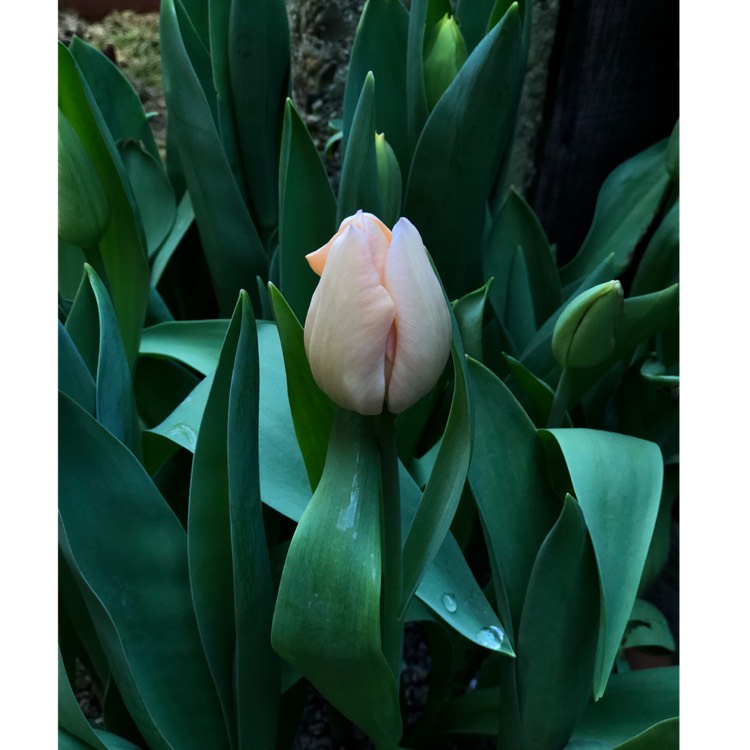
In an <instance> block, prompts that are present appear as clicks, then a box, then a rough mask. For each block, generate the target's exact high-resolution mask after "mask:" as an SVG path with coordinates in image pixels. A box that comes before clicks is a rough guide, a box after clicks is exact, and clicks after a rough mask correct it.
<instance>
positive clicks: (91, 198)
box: [57, 108, 110, 249]
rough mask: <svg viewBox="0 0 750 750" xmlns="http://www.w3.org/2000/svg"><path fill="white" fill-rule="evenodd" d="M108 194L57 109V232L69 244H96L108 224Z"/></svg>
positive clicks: (69, 125)
mask: <svg viewBox="0 0 750 750" xmlns="http://www.w3.org/2000/svg"><path fill="white" fill-rule="evenodd" d="M109 217H110V209H109V200H108V198H107V193H106V191H105V189H104V185H102V181H101V180H100V179H99V175H98V174H97V172H96V169H95V167H94V165H93V164H92V163H91V159H89V157H88V154H87V153H86V149H85V148H84V145H83V143H81V139H80V138H79V137H78V133H76V131H75V128H74V127H73V126H72V125H71V124H70V122H69V120H68V118H67V117H65V115H64V114H63V113H62V112H61V111H60V109H59V108H58V110H57V231H58V233H59V235H60V237H61V238H62V239H63V240H64V241H65V242H67V243H69V244H71V245H76V246H77V247H82V248H84V249H88V248H92V247H95V246H96V245H97V244H98V243H99V240H100V239H101V238H102V235H103V234H104V232H105V231H106V229H107V225H108V224H109Z"/></svg>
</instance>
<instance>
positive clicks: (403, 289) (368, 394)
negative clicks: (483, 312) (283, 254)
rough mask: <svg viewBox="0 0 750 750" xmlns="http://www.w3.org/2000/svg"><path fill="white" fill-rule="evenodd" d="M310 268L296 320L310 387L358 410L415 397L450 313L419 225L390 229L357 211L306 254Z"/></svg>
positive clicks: (446, 347) (437, 365)
mask: <svg viewBox="0 0 750 750" xmlns="http://www.w3.org/2000/svg"><path fill="white" fill-rule="evenodd" d="M307 261H308V263H309V264H310V267H311V268H312V269H313V271H315V273H317V274H318V275H319V276H320V282H319V284H318V287H317V289H316V290H315V293H314V294H313V298H312V301H311V302H310V309H309V310H308V313H307V319H306V321H305V350H306V351H307V357H308V359H309V360H310V368H311V370H312V374H313V377H314V378H315V380H316V382H317V383H318V385H319V386H320V387H321V389H322V390H323V391H325V393H327V394H328V395H329V396H330V397H331V399H332V400H333V401H334V402H335V403H337V404H338V405H339V406H343V407H344V408H346V409H350V410H352V411H357V412H359V413H360V414H380V412H381V411H382V410H383V405H384V404H385V405H387V406H388V409H389V410H390V411H391V412H394V413H398V412H401V411H403V410H404V409H406V408H407V407H409V406H411V405H412V404H413V403H414V402H416V401H417V400H419V399H420V398H421V397H422V396H424V395H425V394H426V393H427V392H428V391H429V390H430V389H431V388H432V387H433V385H435V383H436V382H437V379H438V377H439V376H440V373H441V372H442V371H443V368H444V367H445V363H446V362H447V360H448V354H449V352H450V344H451V320H450V314H449V312H448V305H447V303H446V301H445V298H444V296H443V292H442V289H441V288H440V283H439V282H438V280H437V277H436V276H435V272H434V271H433V269H432V266H431V265H430V261H429V259H428V257H427V253H426V251H425V247H424V244H423V243H422V238H421V237H420V235H419V232H418V231H417V229H416V228H415V227H414V225H413V224H412V223H411V222H409V221H408V220H407V219H404V218H401V219H399V220H398V221H397V222H396V224H395V225H394V227H393V232H391V230H389V229H388V227H386V226H385V224H383V222H382V221H380V219H378V218H377V217H376V216H373V215H372V214H368V213H364V212H362V211H358V212H357V213H356V214H355V215H354V216H350V217H348V218H347V219H344V221H343V222H341V226H340V227H339V230H338V232H336V234H335V235H334V236H333V237H332V238H331V239H330V240H329V241H328V242H327V243H326V244H325V245H323V247H321V248H319V249H318V250H316V251H315V252H313V253H310V254H309V255H308V256H307Z"/></svg>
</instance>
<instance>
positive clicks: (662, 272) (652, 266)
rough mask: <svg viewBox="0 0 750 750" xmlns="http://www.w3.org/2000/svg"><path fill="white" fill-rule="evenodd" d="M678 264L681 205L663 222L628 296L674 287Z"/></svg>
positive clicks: (675, 207) (638, 270)
mask: <svg viewBox="0 0 750 750" xmlns="http://www.w3.org/2000/svg"><path fill="white" fill-rule="evenodd" d="M679 263H680V202H679V201H677V202H676V203H675V204H674V205H673V206H672V208H671V209H670V210H669V211H668V212H667V215H666V216H665V217H664V218H663V219H662V222H661V224H659V227H658V229H657V230H656V231H655V232H654V236H653V237H652V238H651V241H650V242H649V243H648V246H647V247H646V251H645V252H644V254H643V258H641V262H640V263H639V264H638V269H637V270H636V272H635V276H634V277H633V284H632V286H631V294H633V295H636V294H647V293H648V292H658V291H659V290H660V289H664V288H665V287H668V286H671V285H672V284H675V283H676V282H677V280H678V276H679Z"/></svg>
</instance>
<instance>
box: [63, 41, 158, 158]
mask: <svg viewBox="0 0 750 750" xmlns="http://www.w3.org/2000/svg"><path fill="white" fill-rule="evenodd" d="M68 49H69V50H70V53H71V54H72V55H73V58H74V59H75V61H76V64H77V65H78V68H79V70H80V71H81V74H82V75H83V77H84V78H85V79H86V84H87V85H88V87H89V89H90V90H91V93H92V95H93V97H94V99H95V100H96V104H97V106H98V107H99V111H100V112H101V114H102V117H103V119H104V122H105V123H106V124H107V128H108V129H109V132H110V133H111V134H112V139H113V140H114V141H115V143H119V142H121V141H130V140H132V141H139V142H141V143H142V144H143V145H144V147H145V148H146V150H147V151H148V152H149V153H150V154H151V156H153V157H154V159H156V160H157V161H159V162H161V157H160V156H159V149H158V148H157V146H156V141H155V140H154V135H153V133H152V132H151V128H150V127H149V124H148V119H147V117H146V113H145V112H144V110H143V104H142V103H141V98H140V97H139V96H138V94H137V93H136V90H135V89H134V88H133V85H132V84H131V83H130V81H129V80H128V79H127V77H126V76H125V75H124V74H123V73H122V71H121V70H120V69H119V68H118V67H117V65H115V63H113V62H112V61H111V60H110V59H109V58H108V57H107V56H106V55H105V54H103V53H102V52H100V51H99V50H98V49H96V48H95V47H92V46H91V45H90V44H87V43H86V42H84V41H83V40H82V39H80V38H79V37H73V41H71V43H70V47H69V48H68Z"/></svg>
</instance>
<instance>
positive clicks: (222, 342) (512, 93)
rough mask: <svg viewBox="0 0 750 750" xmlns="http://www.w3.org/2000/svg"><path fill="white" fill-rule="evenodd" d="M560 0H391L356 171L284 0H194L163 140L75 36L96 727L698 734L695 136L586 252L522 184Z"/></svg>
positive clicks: (174, 36) (65, 212)
mask: <svg viewBox="0 0 750 750" xmlns="http://www.w3.org/2000/svg"><path fill="white" fill-rule="evenodd" d="M532 12H533V3H531V2H528V1H524V2H513V3H508V2H503V1H502V0H498V2H496V3H495V4H494V5H493V4H492V3H479V2H476V3H473V2H472V3H470V2H460V1H459V2H457V3H448V2H432V1H430V2H428V0H412V2H411V3H410V8H409V9H408V10H407V9H406V7H405V6H404V5H403V4H402V3H401V2H400V1H399V0H368V2H367V3H366V4H365V8H364V11H363V14H362V18H361V21H360V24H359V27H358V30H357V35H356V39H355V41H354V45H353V48H352V57H351V61H350V65H349V74H348V79H347V86H346V93H345V101H344V113H343V132H342V146H343V158H342V173H341V180H340V187H339V189H338V191H337V193H334V191H333V189H332V187H331V184H330V182H329V179H328V177H327V174H326V170H325V169H324V166H323V163H322V161H321V157H320V155H319V154H318V152H317V150H316V148H315V146H314V144H313V141H312V139H311V137H310V134H309V133H308V131H307V129H306V127H305V125H304V124H303V122H302V120H301V118H300V117H299V115H298V114H297V111H296V109H295V106H294V104H293V102H292V101H291V99H290V98H289V93H290V92H289V62H290V60H289V34H288V26H287V17H286V8H285V3H284V2H283V0H269V1H268V2H263V3H259V2H246V3H239V2H235V3H229V2H221V1H220V0H212V1H211V2H209V3H208V4H206V3H200V2H194V1H193V0H162V4H161V49H162V55H163V61H162V65H163V73H164V80H165V88H166V99H167V105H168V110H169V112H168V123H169V130H168V146H167V156H166V160H163V159H162V156H161V154H160V153H159V151H158V149H157V148H156V145H155V143H154V140H153V136H152V134H151V132H150V129H149V124H148V118H147V116H146V114H145V113H144V111H143V109H142V106H141V104H140V101H139V100H138V97H137V96H136V95H135V92H134V91H133V90H132V88H131V87H130V85H129V83H128V82H127V80H126V79H125V78H124V77H123V76H122V74H121V73H120V72H119V71H118V69H117V68H116V67H115V66H114V65H113V64H112V63H111V62H110V61H109V60H108V59H107V58H106V57H104V56H103V55H101V54H99V53H98V52H96V50H94V49H93V48H91V47H90V46H88V45H86V44H85V43H84V42H82V41H80V40H74V41H73V42H72V43H71V45H70V47H64V46H62V45H61V46H60V48H59V58H58V60H59V66H58V74H59V89H58V111H59V150H60V156H59V167H60V200H59V249H58V270H59V298H58V303H59V306H58V310H59V316H58V320H59V322H58V337H59V338H58V342H59V345H58V355H59V389H60V395H59V431H60V433H59V451H60V454H59V550H60V556H59V560H60V564H59V594H60V620H59V651H58V665H59V668H58V675H59V726H60V729H59V738H60V740H59V743H60V747H61V748H73V747H75V748H81V747H92V748H97V749H98V750H102V749H103V748H105V749H107V750H123V749H126V750H127V749H130V748H142V750H146V749H149V750H151V749H154V750H166V749H168V748H169V749H171V750H205V748H212V750H223V749H226V750H250V748H252V750H264V749H267V750H282V749H283V748H291V747H292V745H293V741H294V736H295V733H296V729H297V727H298V725H299V722H300V718H301V716H302V709H303V706H304V702H305V699H306V696H307V694H308V692H309V690H310V686H314V687H315V688H316V689H317V690H318V691H319V692H320V693H321V694H322V695H323V697H324V698H325V699H326V700H327V701H329V703H330V704H331V705H332V706H333V707H334V708H335V709H336V711H337V716H338V721H337V722H336V726H337V730H336V731H338V733H339V734H340V737H339V740H340V741H341V742H342V743H343V744H345V745H346V746H352V742H353V740H352V738H351V734H350V732H349V730H348V729H347V725H349V727H350V726H351V725H352V724H353V725H356V726H358V727H359V728H360V729H361V730H363V731H364V732H365V733H366V734H367V735H368V736H369V737H370V738H371V739H372V741H373V743H374V744H375V746H376V747H377V748H378V750H396V748H415V749H417V748H426V747H440V746H441V745H444V744H447V743H459V746H461V744H460V743H468V742H469V739H467V738H473V737H489V738H492V739H493V741H494V742H496V743H497V747H498V748H499V750H563V748H569V750H576V749H579V750H582V749H583V748H594V747H596V748H621V750H638V749H639V748H642V749H643V750H647V748H653V747H659V748H664V750H669V749H670V748H676V747H677V746H678V718H677V715H678V674H679V668H678V667H677V666H668V667H662V668H653V669H648V670H642V671H633V670H631V669H630V666H629V664H630V663H629V660H628V655H629V653H630V652H631V649H641V650H644V649H645V650H651V651H658V652H660V653H661V654H669V653H670V652H672V651H674V649H675V643H674V639H673V637H672V634H671V632H670V629H669V625H668V623H667V620H666V618H665V617H664V615H663V614H662V613H661V612H660V611H659V609H658V608H657V607H656V606H655V605H654V604H653V603H652V602H650V601H649V600H648V599H647V598H646V597H647V594H648V590H649V587H650V585H651V584H652V583H653V582H654V581H655V580H656V578H657V577H658V575H659V573H660V571H661V570H662V568H663V567H664V565H665V562H666V559H667V553H668V549H669V526H670V517H671V509H672V506H673V504H674V502H675V499H676V497H677V493H678V481H677V478H678V465H679V444H678V430H677V408H676V401H675V393H676V391H677V388H678V384H679V376H678V372H679V354H678V352H679V350H678V346H677V338H678V328H677V313H678V285H677V281H678V247H679V177H678V176H679V169H678V161H679V143H678V130H677V128H676V129H675V132H674V133H673V135H672V137H671V138H669V139H666V140H664V141H662V142H660V143H657V144H654V145H653V146H652V147H651V148H649V149H647V150H646V151H644V152H642V153H640V154H636V155H634V156H633V157H632V158H631V159H629V160H628V161H626V162H625V163H623V164H622V165H620V166H619V167H617V168H616V169H615V170H614V171H613V172H612V173H611V174H610V176H609V177H608V178H607V180H606V181H605V183H604V184H603V185H602V188H601V192H600V195H599V200H598V204H597V210H596V214H595V216H594V219H593V223H592V226H591V229H590V231H589V234H588V236H587V237H586V239H585V241H584V242H583V244H582V246H581V248H580V250H579V252H578V253H577V254H576V256H575V257H574V258H573V259H572V260H571V261H570V262H569V263H567V264H565V265H562V266H560V265H558V263H557V262H556V258H555V253H554V250H553V246H552V245H551V244H550V242H549V240H548V238H547V235H546V234H545V232H544V229H543V227H542V226H541V224H540V222H539V221H538V219H537V217H536V216H535V214H534V212H533V210H532V208H531V207H530V206H529V204H528V203H527V202H526V201H525V200H524V198H523V196H522V195H521V194H519V193H518V192H517V191H516V190H515V189H514V188H513V186H511V185H509V184H508V182H507V169H506V165H507V161H508V156H509V151H510V148H511V147H512V141H513V132H514V128H515V120H516V110H517V107H518V101H519V97H520V91H521V85H522V82H523V73H524V70H525V67H526V56H527V52H528V45H529V37H530V28H531V26H530V25H531V20H530V18H531V14H532ZM384 39H387V40H388V43H387V45H385V46H384V45H383V40H384ZM247 81H252V82H253V86H252V87H248V85H247ZM636 249H638V252H636ZM412 622H418V623H420V629H419V632H421V633H423V634H424V637H425V639H426V641H427V646H428V648H429V652H430V657H431V671H430V676H429V697H428V700H427V704H426V706H424V707H423V708H424V710H423V711H422V712H421V717H420V719H419V721H418V722H417V723H416V725H414V726H408V725H407V724H406V722H405V721H404V715H403V708H402V706H403V702H404V698H405V693H404V690H403V689H402V675H403V669H404V660H403V657H404V647H403V642H404V629H405V627H406V626H407V624H408V623H412ZM79 663H82V664H83V665H84V667H85V668H86V669H87V670H88V672H89V674H90V675H91V678H92V683H93V686H94V692H95V694H96V695H97V697H98V698H99V701H100V704H101V706H102V720H101V722H99V723H97V724H92V723H90V722H89V721H88V720H87V719H86V718H85V717H84V716H83V714H82V713H81V710H80V708H79V706H78V703H77V701H76V699H75V696H74V693H73V690H72V687H71V685H72V684H73V677H74V674H75V670H76V666H77V664H79ZM347 743H348V744H347Z"/></svg>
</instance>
